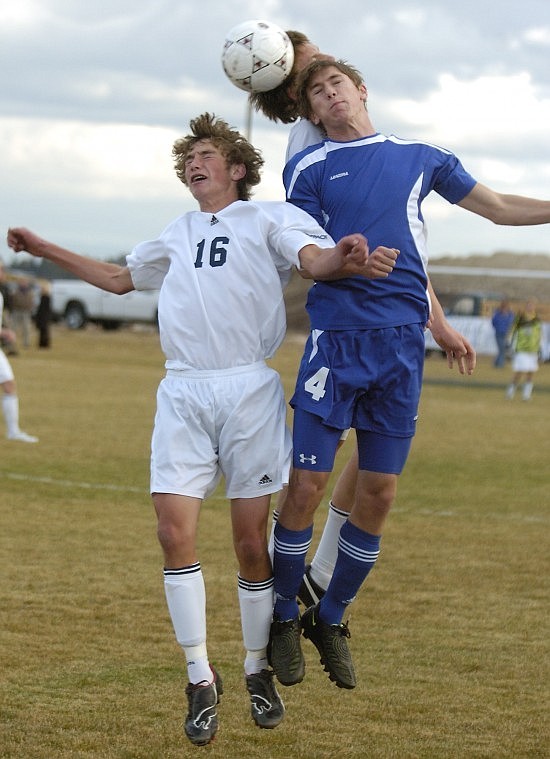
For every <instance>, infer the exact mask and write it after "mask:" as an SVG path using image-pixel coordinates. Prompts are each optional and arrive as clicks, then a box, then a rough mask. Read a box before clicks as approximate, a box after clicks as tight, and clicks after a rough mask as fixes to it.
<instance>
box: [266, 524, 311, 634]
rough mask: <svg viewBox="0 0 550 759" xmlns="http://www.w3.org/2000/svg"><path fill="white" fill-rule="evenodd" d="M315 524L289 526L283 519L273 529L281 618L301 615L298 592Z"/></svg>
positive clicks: (276, 582)
mask: <svg viewBox="0 0 550 759" xmlns="http://www.w3.org/2000/svg"><path fill="white" fill-rule="evenodd" d="M312 535H313V525H311V526H310V527H306V529H305V530H287V529H286V527H283V526H282V524H281V523H280V522H277V524H276V525H275V530H274V531H273V574H274V578H275V581H274V587H275V608H274V614H275V615H276V616H277V617H278V618H279V619H282V620H286V619H294V618H295V617H297V616H298V615H299V611H298V602H297V600H296V596H297V595H298V591H299V589H300V583H301V582H302V577H303V576H304V571H305V568H306V554H307V552H308V549H309V546H310V543H311V537H312Z"/></svg>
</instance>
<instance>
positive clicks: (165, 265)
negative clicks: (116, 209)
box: [127, 201, 334, 370]
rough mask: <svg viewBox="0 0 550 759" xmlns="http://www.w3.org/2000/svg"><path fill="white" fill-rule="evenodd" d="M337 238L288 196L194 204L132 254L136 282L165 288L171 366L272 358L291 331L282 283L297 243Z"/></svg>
mask: <svg viewBox="0 0 550 759" xmlns="http://www.w3.org/2000/svg"><path fill="white" fill-rule="evenodd" d="M312 243H314V244H316V245H318V246H319V247H322V248H325V247H331V246H333V245H334V242H333V241H332V239H331V238H330V236H329V235H327V233H326V232H325V231H324V230H323V229H322V227H320V226H319V225H318V224H317V223H316V222H315V221H314V220H313V219H312V218H311V217H310V216H309V215H308V214H306V213H305V212H304V211H302V210H301V209H299V208H296V207H294V206H293V205H291V204H290V203H286V202H257V201H235V202H234V203H231V204H230V205H229V206H227V207H226V208H224V209H222V210H221V211H219V212H218V213H216V214H214V215H213V214H211V213H205V212H202V211H191V212H189V213H186V214H184V215H183V216H180V217H179V218H177V219H175V220H174V221H173V222H172V223H171V224H169V225H168V227H167V228H166V229H165V230H164V231H163V232H162V234H161V235H160V237H159V238H158V239H157V240H151V241H147V242H142V243H140V244H139V245H137V246H136V247H135V248H134V250H133V251H132V252H131V253H130V255H129V256H128V257H127V264H128V268H129V269H130V273H131V276H132V281H133V284H134V287H135V288H136V290H147V289H160V295H159V305H158V311H159V330H160V340H161V346H162V349H163V351H164V354H165V356H166V367H167V368H168V369H179V370H186V369H194V370H219V369H229V368H233V367H237V366H245V365H248V364H253V363H254V362H256V361H260V360H263V359H266V358H270V357H271V356H272V355H273V354H274V353H275V351H276V350H277V348H278V347H279V345H280V344H281V342H282V340H283V338H284V334H285V331H286V315H285V306H284V301H283V287H284V285H285V284H286V283H287V282H288V280H289V279H290V275H291V273H292V267H293V266H299V258H298V253H299V251H300V250H301V249H302V248H303V247H305V246H306V245H310V244H312Z"/></svg>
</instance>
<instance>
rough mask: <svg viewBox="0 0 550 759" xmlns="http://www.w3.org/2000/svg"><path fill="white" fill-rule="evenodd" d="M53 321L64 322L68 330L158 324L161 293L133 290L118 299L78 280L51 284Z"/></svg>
mask: <svg viewBox="0 0 550 759" xmlns="http://www.w3.org/2000/svg"><path fill="white" fill-rule="evenodd" d="M50 284H51V309H52V315H53V318H54V319H57V320H61V319H63V320H64V321H65V323H66V325H67V326H68V327H69V329H83V328H84V327H85V326H86V324H87V322H94V323H96V324H101V325H102V326H103V328H104V329H116V328H118V327H120V325H121V324H123V323H128V322H143V323H146V324H156V323H157V308H158V297H159V293H158V290H139V291H138V290H134V291H133V292H130V293H126V295H115V294H114V293H108V292H105V290H101V289H100V288H99V287H95V286H94V285H90V284H88V283H87V282H82V281H81V280H79V279H53V280H52V281H51V283H50Z"/></svg>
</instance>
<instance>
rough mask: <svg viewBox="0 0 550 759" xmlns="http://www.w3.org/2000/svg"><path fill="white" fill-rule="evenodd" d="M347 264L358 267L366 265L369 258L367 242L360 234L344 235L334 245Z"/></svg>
mask: <svg viewBox="0 0 550 759" xmlns="http://www.w3.org/2000/svg"><path fill="white" fill-rule="evenodd" d="M336 249H337V250H339V251H340V252H341V253H342V255H343V257H344V260H345V262H346V266H347V265H348V264H350V265H353V266H358V267H363V266H366V265H367V263H368V260H369V244H368V242H367V239H366V237H363V235H361V234H355V235H346V236H345V237H342V239H341V240H340V241H339V242H338V244H337V245H336Z"/></svg>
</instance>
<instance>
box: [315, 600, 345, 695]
mask: <svg viewBox="0 0 550 759" xmlns="http://www.w3.org/2000/svg"><path fill="white" fill-rule="evenodd" d="M302 631H303V633H304V638H309V640H310V641H311V642H312V643H313V644H314V645H315V647H316V648H317V650H318V651H319V654H320V657H321V664H322V665H323V667H324V668H325V672H328V676H329V679H330V680H332V682H334V683H336V685H337V686H338V687H339V688H349V689H351V688H355V686H356V685H357V680H356V679H355V671H354V669H353V662H352V660H351V654H350V651H349V648H348V644H347V640H346V638H349V637H351V635H350V631H349V629H348V626H347V625H346V624H343V623H342V624H339V625H328V624H327V623H326V622H323V620H322V619H321V618H320V617H319V604H317V606H312V607H310V608H309V609H307V610H306V611H305V612H304V613H303V615H302Z"/></svg>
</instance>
